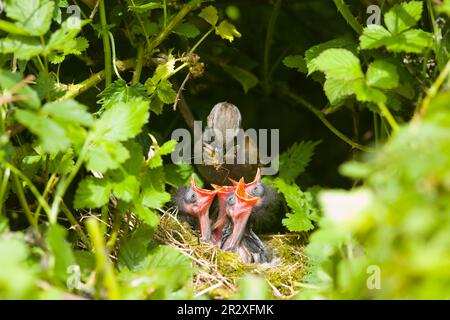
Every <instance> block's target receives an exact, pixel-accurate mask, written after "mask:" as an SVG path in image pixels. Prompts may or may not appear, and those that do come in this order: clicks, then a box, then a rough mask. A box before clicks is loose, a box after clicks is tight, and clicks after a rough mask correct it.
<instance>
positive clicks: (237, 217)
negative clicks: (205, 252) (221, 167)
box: [223, 178, 259, 251]
mask: <svg viewBox="0 0 450 320" xmlns="http://www.w3.org/2000/svg"><path fill="white" fill-rule="evenodd" d="M235 195H236V202H235V204H234V205H233V206H230V207H227V210H226V212H227V214H228V216H229V217H230V218H231V220H232V221H233V231H232V234H231V237H230V238H229V239H228V240H227V241H226V242H225V244H224V246H223V249H224V250H230V251H235V250H236V249H237V246H238V244H239V243H240V241H241V239H242V237H243V235H244V232H245V227H246V226H247V222H248V219H249V217H250V215H251V213H252V210H253V207H254V205H255V203H256V202H257V201H258V200H259V198H258V197H251V196H250V195H249V194H248V193H247V191H245V183H244V179H243V178H242V179H241V180H239V183H238V186H237V188H236V191H235Z"/></svg>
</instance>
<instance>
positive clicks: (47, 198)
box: [0, 0, 240, 298]
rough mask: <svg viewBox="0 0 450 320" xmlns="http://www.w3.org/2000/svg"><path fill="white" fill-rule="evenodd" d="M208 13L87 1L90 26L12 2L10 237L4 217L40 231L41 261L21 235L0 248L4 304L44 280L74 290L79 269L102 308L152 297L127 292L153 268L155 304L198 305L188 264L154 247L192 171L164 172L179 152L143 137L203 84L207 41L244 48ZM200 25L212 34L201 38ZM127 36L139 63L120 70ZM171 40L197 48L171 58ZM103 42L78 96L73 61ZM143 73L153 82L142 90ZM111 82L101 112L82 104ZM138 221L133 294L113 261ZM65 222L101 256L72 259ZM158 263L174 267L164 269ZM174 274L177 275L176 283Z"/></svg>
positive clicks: (6, 62)
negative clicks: (175, 80)
mask: <svg viewBox="0 0 450 320" xmlns="http://www.w3.org/2000/svg"><path fill="white" fill-rule="evenodd" d="M202 2H204V1H201V0H193V1H190V2H187V3H186V4H180V3H178V2H170V3H169V1H167V2H166V1H159V2H151V3H148V2H146V1H138V0H136V1H133V0H130V1H109V2H108V3H106V1H104V0H100V1H83V3H84V4H85V6H83V10H84V11H86V9H90V10H91V12H90V14H89V15H88V14H86V13H85V12H84V11H83V10H82V9H81V8H80V7H74V4H71V6H70V7H69V4H70V1H65V0H62V1H61V0H59V1H51V0H30V1H14V0H6V1H4V10H5V11H4V14H3V19H2V20H0V30H1V31H2V37H1V39H0V53H2V56H1V61H0V62H1V66H2V69H1V71H0V87H1V97H0V101H1V103H0V104H1V117H0V130H1V132H0V135H1V139H0V140H1V142H0V143H1V152H0V166H1V168H2V176H1V183H0V185H1V187H0V208H1V211H2V215H1V216H0V219H1V226H2V227H1V231H2V232H5V231H7V230H8V223H7V222H6V215H5V214H3V213H6V214H8V215H14V213H19V212H20V213H22V212H23V214H24V216H25V217H26V219H27V222H28V223H29V225H30V226H31V229H32V231H30V235H31V240H30V241H32V242H33V243H34V244H35V245H37V246H38V247H39V248H40V249H39V250H38V251H37V252H34V251H35V250H34V249H33V254H32V253H31V252H30V248H29V247H27V246H26V245H25V242H24V239H23V237H20V236H19V235H18V234H19V233H16V236H15V237H14V238H13V239H4V238H3V237H1V238H0V247H1V248H2V249H1V250H0V260H1V261H2V264H3V262H4V261H10V263H8V264H6V265H5V266H4V267H2V269H3V271H5V273H3V272H2V273H0V283H7V284H8V285H7V289H5V290H6V291H4V290H3V286H0V287H2V289H0V296H2V297H13V298H26V297H36V294H37V292H39V290H40V289H42V288H39V287H37V286H36V284H35V281H34V280H33V279H35V278H36V277H42V276H43V277H46V278H47V281H48V282H49V284H48V285H49V286H50V287H51V288H54V289H55V290H56V291H58V290H59V289H57V288H63V289H64V288H65V284H66V281H69V282H70V281H72V280H73V278H71V274H70V273H67V270H68V268H69V267H71V266H72V265H74V264H75V265H78V266H81V267H82V269H81V271H80V275H79V278H80V279H78V280H87V279H88V277H89V276H90V274H91V273H90V271H97V274H99V276H98V279H97V281H96V282H95V283H96V286H95V287H91V289H92V288H94V289H95V290H94V291H93V292H90V291H89V290H90V289H89V288H87V289H86V290H88V292H87V294H91V295H94V296H97V297H109V298H118V297H121V296H122V297H124V296H129V297H146V296H147V295H146V294H145V292H143V291H142V292H141V291H139V290H138V291H136V290H135V291H133V290H131V289H130V290H131V292H129V290H128V289H126V288H125V287H126V286H127V285H126V283H129V282H128V281H131V280H132V279H131V278H133V277H137V276H139V274H138V273H136V274H127V272H128V271H127V270H133V271H135V272H138V271H142V273H145V272H150V271H149V270H150V269H149V268H148V266H149V265H152V266H153V268H151V270H152V271H151V272H152V274H151V275H149V276H153V278H152V279H154V280H152V281H153V282H154V283H153V285H154V289H155V291H154V292H153V294H154V296H155V297H156V296H157V297H159V298H167V297H169V295H170V294H172V293H173V292H177V291H178V290H179V289H181V290H182V291H181V293H179V294H180V296H183V297H189V296H190V294H191V290H190V288H189V287H184V285H185V284H186V283H187V282H186V280H187V279H189V278H190V277H191V276H192V268H191V267H190V261H189V260H188V259H186V258H184V257H183V256H181V254H179V253H178V252H176V251H174V250H172V249H170V248H165V247H161V248H160V247H158V248H157V249H154V250H153V251H152V250H150V249H151V248H152V247H151V246H150V243H149V241H150V240H151V234H152V230H153V229H154V228H155V227H156V225H157V224H158V221H159V214H158V213H157V210H159V209H160V208H162V207H163V206H164V205H165V204H166V203H167V202H168V201H170V194H169V193H168V192H167V191H166V185H167V184H171V185H179V184H182V183H185V182H186V181H187V180H188V178H189V176H190V174H191V173H192V169H191V168H190V166H175V165H168V166H163V160H162V156H164V155H167V154H169V153H170V152H171V151H172V150H173V148H174V146H175V144H176V142H175V141H172V140H170V141H167V142H165V143H164V144H162V145H160V144H159V143H158V142H157V141H156V139H155V138H154V137H153V136H152V135H147V134H146V132H148V129H147V128H146V126H147V125H148V126H151V120H150V121H149V119H151V116H150V114H151V113H155V114H160V113H162V112H163V111H164V108H165V106H167V105H173V103H174V102H175V99H176V98H177V92H176V91H175V89H174V88H173V85H172V82H171V79H172V77H173V76H174V75H175V74H177V73H179V72H181V71H186V73H187V74H188V75H190V76H193V77H196V76H200V75H201V74H202V72H203V69H204V65H203V64H202V63H201V62H200V58H199V56H198V55H196V54H195V50H196V48H198V46H199V45H200V44H201V43H202V42H203V41H204V40H205V39H206V37H208V35H210V34H211V33H213V32H214V33H215V34H216V35H218V36H220V37H221V38H223V39H224V40H225V41H229V42H231V41H233V40H234V39H235V37H240V34H239V32H238V31H237V30H236V28H235V27H234V26H233V25H232V24H231V23H230V22H228V21H226V20H222V19H220V18H219V13H218V11H217V9H216V8H215V7H214V6H207V5H203V6H200V5H201V4H202ZM75 4H76V2H75ZM105 6H107V8H106V7H105ZM107 9H108V10H107ZM194 11H198V12H196V13H194ZM68 12H69V13H70V14H68ZM78 14H79V15H78ZM196 16H197V17H196ZM80 17H81V18H80ZM108 18H111V20H113V21H112V22H110V21H108ZM191 18H195V19H200V20H202V21H203V24H204V25H206V26H207V28H206V31H205V32H204V33H203V35H202V36H201V37H200V35H201V31H200V30H199V29H198V28H197V27H196V26H195V25H194V24H193V23H191V22H189V20H190V19H191ZM119 30H120V31H121V32H123V33H124V34H125V36H126V37H125V38H126V39H127V40H128V42H129V43H128V44H127V45H128V46H129V47H130V48H132V49H133V51H134V52H136V56H135V57H132V58H128V59H124V60H119V59H118V57H117V56H116V45H115V35H117V34H118V33H119ZM171 35H175V37H179V38H180V39H182V40H183V41H189V42H190V41H191V39H194V38H199V40H197V41H196V42H193V44H192V45H191V46H189V50H188V51H184V50H183V48H167V47H166V39H167V38H168V37H169V36H171ZM96 36H97V38H96ZM97 39H101V40H102V44H103V52H104V57H103V58H104V60H103V61H104V69H103V70H101V71H98V72H97V73H95V74H92V75H91V76H89V77H88V78H86V79H85V80H83V81H81V82H79V83H77V84H68V83H63V82H62V78H61V77H60V76H61V74H62V73H63V72H64V70H65V68H66V67H67V65H66V64H64V63H65V61H68V60H70V61H71V62H72V61H74V60H72V59H74V56H76V57H78V59H81V60H82V61H89V59H90V58H89V56H88V55H87V54H86V50H87V49H88V48H89V46H92V45H93V44H95V43H96V41H97ZM121 39H123V38H121ZM175 52H177V53H175ZM128 69H132V70H133V75H132V79H131V81H130V82H128V81H126V80H124V78H123V76H122V75H121V73H123V71H125V70H128ZM143 71H145V72H146V74H150V76H147V77H146V78H144V76H143V73H144V72H143ZM114 78H117V80H115V81H113V80H114ZM102 81H104V82H105V89H104V90H103V91H102V92H101V93H100V94H99V95H98V103H97V104H96V105H89V106H86V105H84V104H82V103H80V102H78V101H76V100H74V98H76V97H77V96H78V95H80V94H81V93H83V92H85V91H87V90H88V89H90V88H92V87H94V86H96V85H97V84H100V83H101V82H102ZM140 134H141V136H142V135H143V136H144V139H148V140H150V141H151V143H150V149H149V150H143V147H142V145H141V144H139V143H138V142H136V140H135V138H136V137H137V136H138V135H140ZM80 177H81V179H80ZM80 214H81V215H88V216H91V215H94V216H95V215H96V216H99V217H101V219H102V221H103V222H104V223H107V222H108V221H109V222H110V223H109V224H108V226H106V225H105V224H102V225H100V224H99V223H98V221H97V219H94V218H90V219H88V220H87V223H86V228H85V227H84V225H82V224H84V222H82V219H79V215H80ZM132 214H134V215H135V216H137V217H138V219H139V223H141V226H140V227H139V228H140V230H141V233H139V232H137V233H135V235H134V236H133V237H134V238H133V239H135V240H134V241H133V240H132V239H131V240H130V241H129V242H127V243H126V245H123V246H122V247H123V248H124V249H123V252H121V255H120V258H119V266H120V269H121V270H122V271H123V276H121V278H120V279H121V280H120V281H122V282H121V283H122V284H123V285H124V286H125V287H124V289H123V291H122V292H121V290H120V289H119V287H120V285H118V282H120V281H119V280H117V279H116V278H115V276H114V274H115V272H114V271H113V267H112V265H111V263H110V262H109V259H108V257H107V255H106V252H111V251H115V250H116V249H117V246H116V242H117V238H118V234H119V231H121V232H125V234H126V233H127V232H128V229H129V228H131V227H132V225H134V226H136V222H134V223H132V221H133V219H132V218H131V216H132ZM62 215H63V216H64V218H63V217H62ZM19 220H20V219H19ZM58 221H59V222H61V221H66V222H63V223H64V224H69V225H70V226H71V228H72V229H73V230H74V231H75V232H76V233H75V234H72V233H71V235H70V236H71V237H75V238H74V239H72V240H73V241H75V242H78V243H79V246H78V247H79V248H95V253H96V254H95V256H94V255H93V254H91V253H89V252H88V251H79V250H75V251H73V250H72V248H71V246H70V245H69V244H68V243H67V242H66V241H65V237H66V236H67V232H66V231H65V229H64V228H62V227H61V226H60V225H59V224H58ZM124 221H126V223H125V226H124V227H123V228H122V225H123V223H124ZM130 223H132V224H130ZM46 226H47V227H46ZM86 230H87V233H86ZM142 234H145V239H144V240H142ZM139 237H140V238H139ZM9 248H12V249H9ZM14 248H16V249H17V250H15V249H14ZM13 249H14V250H13ZM10 250H13V251H10ZM127 252H128V253H130V254H127ZM161 257H164V258H165V259H164V260H163V261H160V258H161ZM166 258H167V259H166ZM39 260H45V261H48V263H47V264H46V266H47V267H45V268H44V269H43V271H42V272H43V273H44V275H42V274H39V273H38V272H37V271H35V269H32V270H30V271H29V272H27V269H26V267H25V265H26V264H27V263H28V264H32V265H34V266H36V264H37V263H39ZM95 261H96V262H95ZM16 270H18V271H17V272H18V273H20V276H26V277H27V278H28V279H29V280H30V281H27V282H26V283H23V282H20V283H19V282H17V283H15V282H10V281H9V280H8V274H11V273H12V274H16V273H17V272H16ZM71 270H72V269H71ZM74 270H75V269H74ZM170 270H172V271H174V272H175V271H176V272H179V274H178V275H177V276H174V273H173V272H171V271H170ZM14 272H16V273H14ZM3 276H6V278H5V277H3ZM72 276H73V275H72ZM140 276H142V274H140ZM155 276H156V277H157V278H158V279H159V280H158V279H156V278H154V277H155ZM163 279H166V280H163ZM157 280H158V281H157ZM20 286H23V287H20ZM53 286H54V287H53ZM75 288H78V289H79V286H78V285H75ZM103 288H107V289H108V290H106V291H104V290H103ZM158 288H162V289H161V290H159V289H158ZM141 289H142V290H144V289H145V288H141Z"/></svg>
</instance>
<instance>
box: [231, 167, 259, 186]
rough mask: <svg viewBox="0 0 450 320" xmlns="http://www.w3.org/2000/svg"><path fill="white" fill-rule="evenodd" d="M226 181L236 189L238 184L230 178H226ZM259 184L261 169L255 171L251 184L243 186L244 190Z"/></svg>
mask: <svg viewBox="0 0 450 320" xmlns="http://www.w3.org/2000/svg"><path fill="white" fill-rule="evenodd" d="M228 180H230V182H231V183H232V184H233V186H234V187H237V185H238V184H239V182H237V181H236V180H233V179H231V178H228ZM260 182H261V169H260V168H258V170H256V175H255V178H254V179H253V181H252V182H250V183H247V184H245V188H248V187H251V186H254V185H255V184H258V183H260Z"/></svg>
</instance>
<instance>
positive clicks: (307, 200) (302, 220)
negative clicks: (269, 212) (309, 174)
mask: <svg viewBox="0 0 450 320" xmlns="http://www.w3.org/2000/svg"><path fill="white" fill-rule="evenodd" d="M274 185H275V186H276V187H277V189H278V190H279V191H280V192H281V193H282V194H283V196H284V198H285V199H286V203H287V205H288V206H289V208H290V209H291V212H290V213H287V215H286V218H285V219H283V221H282V222H283V225H285V226H286V227H287V228H288V230H289V231H292V232H302V231H308V230H311V229H312V228H313V224H312V221H317V219H318V210H317V209H316V208H315V206H314V199H313V197H312V195H311V194H310V193H309V192H303V191H301V190H300V188H299V187H298V186H297V185H295V184H287V183H286V182H285V181H283V179H280V178H276V179H275V180H274Z"/></svg>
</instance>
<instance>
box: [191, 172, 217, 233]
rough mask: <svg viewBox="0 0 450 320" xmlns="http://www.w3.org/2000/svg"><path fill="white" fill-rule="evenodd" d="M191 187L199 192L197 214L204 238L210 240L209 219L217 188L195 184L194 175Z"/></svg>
mask: <svg viewBox="0 0 450 320" xmlns="http://www.w3.org/2000/svg"><path fill="white" fill-rule="evenodd" d="M191 189H192V190H194V192H195V193H196V194H197V197H198V199H197V205H198V210H197V211H196V216H197V218H198V220H199V225H200V233H201V236H202V238H203V239H204V240H206V241H209V240H210V239H211V224H210V221H209V208H210V207H211V204H212V202H213V200H214V197H215V196H216V194H217V191H216V190H207V189H202V188H199V187H198V186H197V185H196V184H195V179H194V176H192V177H191Z"/></svg>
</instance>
